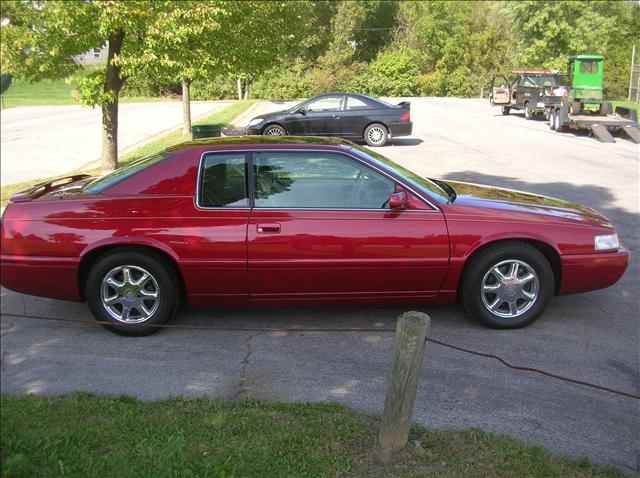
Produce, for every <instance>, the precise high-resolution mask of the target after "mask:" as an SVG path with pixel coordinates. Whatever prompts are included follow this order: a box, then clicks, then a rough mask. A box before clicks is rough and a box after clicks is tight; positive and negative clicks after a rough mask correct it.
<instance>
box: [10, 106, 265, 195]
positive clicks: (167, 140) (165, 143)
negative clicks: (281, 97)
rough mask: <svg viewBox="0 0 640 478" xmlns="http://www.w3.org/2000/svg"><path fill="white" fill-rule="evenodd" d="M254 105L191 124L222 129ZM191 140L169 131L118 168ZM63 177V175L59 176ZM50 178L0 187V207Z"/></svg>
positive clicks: (128, 156)
mask: <svg viewBox="0 0 640 478" xmlns="http://www.w3.org/2000/svg"><path fill="white" fill-rule="evenodd" d="M254 103H255V100H249V101H235V102H233V103H231V104H229V105H228V106H225V107H224V108H222V109H220V110H218V111H214V112H213V113H211V114H209V115H207V116H205V117H202V118H200V119H198V120H197V121H195V122H193V124H194V125H199V124H211V125H218V126H221V127H224V126H226V125H228V124H229V123H230V122H231V121H232V120H233V119H234V118H235V117H236V116H238V115H239V114H241V113H243V112H244V111H246V110H247V109H249V107H250V106H251V105H253V104H254ZM190 139H191V136H189V135H188V134H184V133H183V132H182V129H181V128H178V129H175V130H174V131H170V132H169V133H167V134H165V135H163V136H162V137H160V138H158V139H156V140H154V141H151V142H149V143H145V144H143V145H142V146H140V147H138V148H136V149H135V150H133V151H131V152H129V153H127V154H126V155H124V156H122V157H121V158H120V159H119V164H120V166H123V165H125V164H127V163H130V162H131V161H135V160H136V159H140V158H144V157H145V156H149V155H151V154H154V153H157V152H158V151H162V150H163V149H165V148H167V147H169V146H173V145H174V144H178V143H182V142H184V141H188V140H190ZM75 173H87V174H92V175H97V174H100V169H98V168H96V169H90V170H86V169H83V170H80V169H78V170H75V171H69V172H68V173H67V174H75ZM61 176H63V175H61ZM48 179H52V178H39V179H32V180H29V181H24V182H21V183H15V184H7V185H5V186H2V187H0V207H4V206H6V205H7V203H8V202H9V198H10V197H11V196H13V195H14V194H16V193H18V192H20V191H24V190H25V189H28V188H30V187H32V186H33V185H34V184H37V183H39V182H42V181H46V180H48Z"/></svg>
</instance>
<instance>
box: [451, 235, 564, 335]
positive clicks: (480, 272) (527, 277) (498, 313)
mask: <svg viewBox="0 0 640 478" xmlns="http://www.w3.org/2000/svg"><path fill="white" fill-rule="evenodd" d="M553 289H554V276H553V270H552V268H551V265H550V264H549V261H548V260H547V258H546V257H545V256H544V255H543V254H542V253H541V252H540V251H539V250H537V249H536V248H535V247H533V246H530V245H529V244H524V243H519V242H508V243H502V244H496V245H494V246H488V247H487V248H486V249H484V250H482V251H481V252H480V253H479V254H478V255H477V256H474V257H473V258H472V259H471V261H470V263H469V264H468V265H467V267H466V268H465V273H464V277H463V280H462V300H463V303H464V306H465V309H466V310H467V313H468V314H469V315H470V316H471V317H473V318H474V319H476V320H477V321H478V322H480V323H481V324H483V325H485V326H487V327H491V328H495V329H517V328H520V327H525V326H527V325H529V324H530V323H532V322H533V321H535V320H536V319H537V318H538V317H540V315H541V314H542V312H544V309H545V308H546V307H547V304H548V303H549V300H550V299H551V296H552V295H553Z"/></svg>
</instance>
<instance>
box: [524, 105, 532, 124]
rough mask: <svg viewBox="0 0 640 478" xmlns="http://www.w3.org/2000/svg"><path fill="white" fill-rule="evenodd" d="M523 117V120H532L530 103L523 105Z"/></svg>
mask: <svg viewBox="0 0 640 478" xmlns="http://www.w3.org/2000/svg"><path fill="white" fill-rule="evenodd" d="M524 117H525V119H528V120H531V119H533V111H531V103H529V102H528V101H527V102H526V103H525V104H524Z"/></svg>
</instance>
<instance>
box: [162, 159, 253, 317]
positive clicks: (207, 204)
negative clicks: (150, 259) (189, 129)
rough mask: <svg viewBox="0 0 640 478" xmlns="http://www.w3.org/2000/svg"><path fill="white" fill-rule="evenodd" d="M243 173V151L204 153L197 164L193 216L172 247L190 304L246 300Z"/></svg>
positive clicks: (247, 204) (246, 210)
mask: <svg viewBox="0 0 640 478" xmlns="http://www.w3.org/2000/svg"><path fill="white" fill-rule="evenodd" d="M247 170H248V162H247V153H245V152H205V153H204V154H203V155H202V157H201V159H200V164H199V171H198V185H197V191H196V197H195V206H194V207H195V211H194V213H193V214H192V217H190V218H189V221H186V222H188V224H189V225H188V226H185V227H184V228H183V229H179V230H178V229H176V230H177V231H179V232H180V234H179V235H178V236H177V237H176V238H175V244H173V247H175V248H176V250H178V251H179V253H180V255H181V257H182V264H181V269H182V272H183V276H184V280H185V285H186V289H187V290H188V291H189V301H190V303H192V304H194V305H206V306H210V305H213V304H218V305H219V304H223V303H229V304H234V303H237V301H238V300H246V299H248V295H249V290H248V277H247V244H246V237H247V221H248V218H249V213H250V210H251V209H250V202H249V193H248V181H247ZM178 245H179V246H180V248H178Z"/></svg>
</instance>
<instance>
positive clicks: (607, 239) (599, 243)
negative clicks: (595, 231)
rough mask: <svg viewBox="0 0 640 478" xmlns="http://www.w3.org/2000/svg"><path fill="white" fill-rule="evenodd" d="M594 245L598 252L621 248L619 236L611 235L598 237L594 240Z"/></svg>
mask: <svg viewBox="0 0 640 478" xmlns="http://www.w3.org/2000/svg"><path fill="white" fill-rule="evenodd" d="M593 245H594V247H595V249H596V251H606V250H609V249H617V248H618V247H620V242H619V241H618V235H617V234H610V235H608V236H596V237H595V238H594V239H593Z"/></svg>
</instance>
